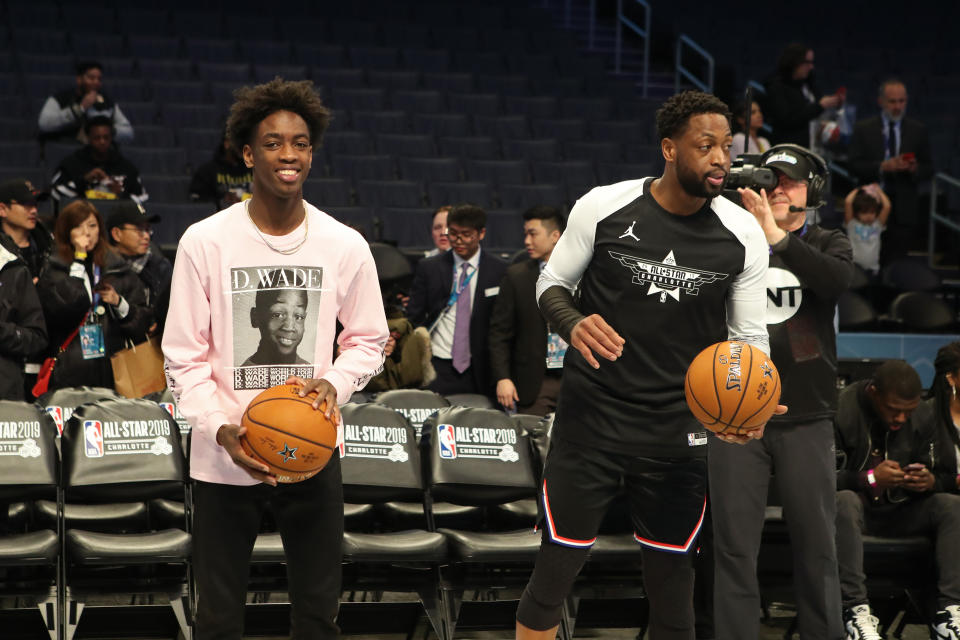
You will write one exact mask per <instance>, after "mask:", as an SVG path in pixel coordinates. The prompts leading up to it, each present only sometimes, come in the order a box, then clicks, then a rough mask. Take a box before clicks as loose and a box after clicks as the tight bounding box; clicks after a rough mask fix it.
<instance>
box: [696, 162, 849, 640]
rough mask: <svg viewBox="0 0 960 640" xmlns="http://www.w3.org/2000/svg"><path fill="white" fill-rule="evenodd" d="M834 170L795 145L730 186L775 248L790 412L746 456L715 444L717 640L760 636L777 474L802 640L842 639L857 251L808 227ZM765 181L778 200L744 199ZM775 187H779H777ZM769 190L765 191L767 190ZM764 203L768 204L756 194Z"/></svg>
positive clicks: (762, 193) (774, 334)
mask: <svg viewBox="0 0 960 640" xmlns="http://www.w3.org/2000/svg"><path fill="white" fill-rule="evenodd" d="M827 174H828V172H827V167H826V164H825V163H824V162H823V160H822V159H821V158H820V157H819V156H817V155H816V154H814V153H812V152H810V151H808V150H806V149H804V148H803V147H800V146H797V145H793V144H780V145H776V146H774V147H771V148H770V149H769V150H767V152H766V153H764V154H763V155H761V156H760V157H759V162H758V167H756V168H752V167H748V168H747V170H746V171H745V170H743V169H741V170H736V169H735V170H733V171H732V172H731V176H730V178H731V180H730V181H729V182H731V183H733V184H734V185H741V188H739V189H737V191H738V192H739V194H740V196H741V198H742V201H743V207H744V208H745V209H747V211H749V212H750V213H752V214H753V215H754V217H755V218H756V219H757V222H759V223H760V227H761V228H762V229H763V232H764V234H765V235H766V239H767V243H768V244H769V245H770V266H769V269H768V271H767V330H768V332H769V334H770V356H771V357H772V358H773V362H774V364H775V365H776V366H777V369H778V370H779V373H780V380H781V383H782V392H781V396H780V404H785V405H787V406H788V407H790V411H789V412H788V413H786V414H784V415H779V416H774V417H773V418H772V419H771V420H770V422H769V423H768V424H767V429H766V432H765V434H764V437H763V438H762V439H759V440H751V441H750V442H748V443H747V444H746V445H743V446H733V445H730V444H728V443H726V442H724V441H723V440H721V439H719V438H710V441H709V447H710V449H709V453H708V456H707V460H708V464H709V472H710V489H711V507H712V509H713V526H714V540H715V542H714V544H715V554H716V580H715V583H714V584H715V589H714V592H715V593H714V611H715V624H716V632H717V634H716V635H717V638H718V640H742V639H743V638H756V637H758V636H759V624H760V623H759V615H758V612H759V611H760V609H761V607H760V590H759V586H758V584H757V554H758V551H759V548H760V534H761V530H762V528H763V518H764V509H765V507H766V504H767V489H768V485H769V481H770V474H771V472H772V471H774V470H776V477H775V481H776V483H777V489H778V491H779V495H780V498H781V499H782V501H783V510H784V513H785V514H789V515H788V516H787V526H788V529H789V532H790V540H791V544H792V547H793V554H794V555H793V557H794V560H793V564H794V567H793V575H794V591H795V595H796V601H797V610H798V616H799V630H800V637H801V638H805V639H807V640H813V639H818V640H836V639H838V638H842V637H843V624H842V618H841V609H840V582H839V577H838V572H837V553H836V543H835V540H834V519H835V513H836V505H835V499H834V495H835V493H836V459H835V456H834V453H833V441H834V440H833V421H832V418H833V414H834V412H835V410H836V406H837V391H836V378H837V352H836V335H835V332H834V325H833V317H834V309H835V308H836V304H837V299H838V298H839V297H840V294H841V293H842V292H843V291H844V290H845V289H846V288H847V286H848V285H849V283H850V279H851V277H852V275H853V251H852V250H851V248H850V241H849V240H848V239H847V237H846V235H844V233H843V232H842V231H839V230H836V231H831V230H826V229H823V228H821V227H819V226H817V225H816V224H810V223H808V222H807V212H808V211H811V210H812V211H815V210H816V209H817V208H818V207H820V206H821V205H823V204H824V203H823V201H822V196H823V195H824V190H825V187H826V182H827V177H828V175H827ZM746 176H750V177H751V178H752V179H758V180H760V179H762V178H766V181H764V182H765V183H766V184H773V186H772V188H770V189H769V193H768V190H767V189H766V188H762V187H760V186H759V185H756V182H754V183H753V184H754V185H755V186H756V187H757V188H756V190H755V189H753V188H750V187H742V185H743V184H744V182H743V178H744V177H746ZM774 181H775V182H774ZM762 183H763V182H762ZM758 191H759V193H758Z"/></svg>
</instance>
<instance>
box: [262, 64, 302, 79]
mask: <svg viewBox="0 0 960 640" xmlns="http://www.w3.org/2000/svg"><path fill="white" fill-rule="evenodd" d="M277 76H279V77H281V78H283V79H284V80H305V79H306V77H307V67H306V65H302V64H300V65H292V64H255V65H253V79H254V80H256V81H257V82H270V81H271V80H273V79H274V78H276V77H277Z"/></svg>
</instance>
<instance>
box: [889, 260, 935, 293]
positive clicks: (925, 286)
mask: <svg viewBox="0 0 960 640" xmlns="http://www.w3.org/2000/svg"><path fill="white" fill-rule="evenodd" d="M880 279H881V281H882V282H883V284H884V285H885V286H887V287H890V288H892V289H896V290H898V291H936V290H937V289H939V288H940V285H941V281H940V276H938V275H937V274H936V272H935V271H933V270H932V269H930V267H928V266H927V265H925V264H923V263H922V262H917V261H916V260H910V259H900V260H895V261H893V262H891V263H890V264H888V265H887V266H886V267H884V268H883V271H882V272H881V274H880Z"/></svg>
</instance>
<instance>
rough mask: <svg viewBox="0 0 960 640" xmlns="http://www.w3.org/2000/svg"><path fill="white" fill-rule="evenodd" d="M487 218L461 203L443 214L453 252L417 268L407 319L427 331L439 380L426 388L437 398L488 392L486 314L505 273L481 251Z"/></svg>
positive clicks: (504, 267)
mask: <svg viewBox="0 0 960 640" xmlns="http://www.w3.org/2000/svg"><path fill="white" fill-rule="evenodd" d="M486 226H487V214H486V213H485V212H484V211H483V209H481V208H480V207H476V206H474V205H468V204H465V205H459V206H456V207H454V208H453V209H451V210H450V213H449V214H447V238H448V239H449V240H450V247H451V251H447V252H446V253H442V254H440V255H438V256H433V257H431V258H425V259H423V260H421V261H420V262H419V263H418V264H417V270H416V273H415V274H414V276H413V284H412V285H411V287H410V301H409V302H408V303H407V317H408V318H409V319H410V321H411V322H412V323H413V324H414V325H423V326H427V327H429V328H430V346H431V347H432V350H433V367H434V369H435V370H436V372H437V378H436V380H434V381H433V383H431V384H430V387H429V388H430V389H432V390H434V391H436V392H437V393H439V394H441V395H448V394H452V393H482V394H485V395H489V394H490V393H491V392H492V390H493V389H492V387H493V385H492V384H491V381H490V377H489V371H488V366H487V334H488V333H489V329H490V313H491V312H492V311H493V303H494V301H495V300H496V298H497V294H498V293H499V291H500V280H501V278H502V277H503V273H504V271H505V270H506V265H505V264H504V263H503V261H501V260H499V259H498V258H496V257H495V256H492V255H487V254H486V253H484V252H483V251H481V250H480V241H481V240H483V237H484V235H485V233H486Z"/></svg>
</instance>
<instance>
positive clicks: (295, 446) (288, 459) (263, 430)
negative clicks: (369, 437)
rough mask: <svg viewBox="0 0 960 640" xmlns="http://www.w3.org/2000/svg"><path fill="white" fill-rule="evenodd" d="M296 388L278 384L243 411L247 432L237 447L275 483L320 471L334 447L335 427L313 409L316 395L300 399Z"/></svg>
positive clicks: (306, 476)
mask: <svg viewBox="0 0 960 640" xmlns="http://www.w3.org/2000/svg"><path fill="white" fill-rule="evenodd" d="M299 393H300V386H299V385H293V384H281V385H277V386H275V387H270V388H269V389H266V390H265V391H263V392H261V393H260V394H258V395H257V397H255V398H254V399H253V400H251V401H250V404H249V405H247V410H246V411H244V412H243V418H242V419H241V420H240V425H241V426H243V427H246V428H247V432H246V433H244V434H243V435H242V436H240V445H241V446H242V447H243V450H244V451H245V452H246V454H247V455H248V456H250V457H251V458H253V459H254V460H256V461H258V462H262V463H264V464H265V465H267V466H268V467H270V473H272V474H273V475H275V476H276V477H277V482H285V483H290V482H301V481H303V480H306V479H307V478H309V477H311V476H313V475H314V474H316V473H317V472H318V471H320V470H321V469H323V467H324V466H325V465H326V464H327V461H328V460H330V456H331V455H332V454H333V449H334V447H336V446H337V425H336V424H334V423H333V421H331V420H329V419H328V418H327V417H326V416H325V415H324V414H323V412H324V410H325V409H326V403H324V404H323V405H321V407H320V409H319V410H317V409H314V408H313V401H314V400H315V399H316V394H311V395H308V396H306V397H304V398H301V397H300V396H299V395H298V394H299Z"/></svg>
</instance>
